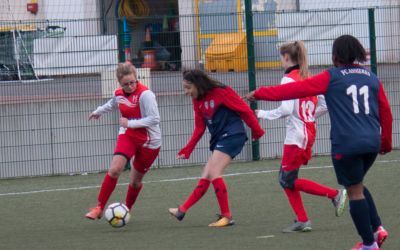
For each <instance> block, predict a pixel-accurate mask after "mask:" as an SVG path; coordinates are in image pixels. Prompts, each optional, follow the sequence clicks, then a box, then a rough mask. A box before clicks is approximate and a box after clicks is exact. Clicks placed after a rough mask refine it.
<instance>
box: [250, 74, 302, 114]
mask: <svg viewBox="0 0 400 250" xmlns="http://www.w3.org/2000/svg"><path fill="white" fill-rule="evenodd" d="M289 82H293V79H292V78H289V77H286V76H285V77H283V78H282V80H281V85H282V84H286V83H289ZM293 109H294V100H288V101H282V103H281V105H280V106H279V107H278V108H276V109H272V110H258V112H257V118H262V119H266V120H275V119H279V118H284V117H287V116H289V115H291V114H292V113H293Z"/></svg>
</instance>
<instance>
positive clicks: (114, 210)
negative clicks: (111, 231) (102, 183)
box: [104, 202, 131, 227]
mask: <svg viewBox="0 0 400 250" xmlns="http://www.w3.org/2000/svg"><path fill="white" fill-rule="evenodd" d="M104 218H105V219H106V220H107V221H108V223H110V225H111V226H112V227H123V226H125V225H126V224H127V223H128V222H129V220H130V218H131V215H130V214H129V209H128V208H127V207H126V206H125V205H124V204H122V203H120V202H115V203H113V204H111V205H109V206H108V207H107V209H106V211H105V212H104Z"/></svg>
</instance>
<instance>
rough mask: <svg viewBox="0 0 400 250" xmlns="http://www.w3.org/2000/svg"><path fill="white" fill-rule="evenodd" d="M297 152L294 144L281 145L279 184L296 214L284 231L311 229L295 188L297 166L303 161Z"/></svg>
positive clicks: (297, 148)
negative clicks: (293, 221)
mask: <svg viewBox="0 0 400 250" xmlns="http://www.w3.org/2000/svg"><path fill="white" fill-rule="evenodd" d="M298 153H299V147H297V146H296V145H284V147H283V156H282V165H281V169H280V171H279V184H280V185H281V186H282V188H283V190H284V192H285V194H286V196H287V199H288V201H289V204H290V206H291V208H292V210H293V212H294V214H295V215H296V220H295V223H294V224H292V225H290V226H288V227H287V228H284V229H283V230H282V231H283V232H285V233H289V232H299V231H310V230H311V222H310V221H309V219H308V216H307V212H306V210H305V208H304V204H303V200H302V198H301V193H300V191H299V190H296V189H295V182H296V180H297V179H298V173H299V168H300V166H301V163H302V162H303V161H302V160H301V159H300V158H299V157H298ZM300 156H301V155H300Z"/></svg>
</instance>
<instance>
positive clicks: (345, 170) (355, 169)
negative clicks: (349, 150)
mask: <svg viewBox="0 0 400 250" xmlns="http://www.w3.org/2000/svg"><path fill="white" fill-rule="evenodd" d="M377 155H378V153H366V154H357V155H342V154H333V155H332V162H333V167H334V168H335V172H336V178H337V181H338V183H339V184H340V185H343V186H345V187H348V186H351V185H355V184H358V183H361V182H362V181H363V179H364V176H365V175H366V173H367V172H368V170H369V168H370V167H371V166H372V164H373V163H374V161H375V159H376V157H377Z"/></svg>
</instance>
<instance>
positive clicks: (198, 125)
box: [178, 102, 206, 159]
mask: <svg viewBox="0 0 400 250" xmlns="http://www.w3.org/2000/svg"><path fill="white" fill-rule="evenodd" d="M193 109H194V131H193V135H192V137H191V138H190V140H189V141H188V143H187V144H186V146H185V147H184V148H182V149H181V150H180V151H179V153H178V155H183V158H184V159H189V157H190V155H191V154H192V152H193V150H194V148H195V147H196V144H197V143H198V142H199V140H200V139H201V137H202V136H203V134H204V131H205V130H206V123H205V121H204V119H203V117H202V116H201V114H200V110H199V108H198V107H197V105H195V103H194V102H193Z"/></svg>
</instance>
